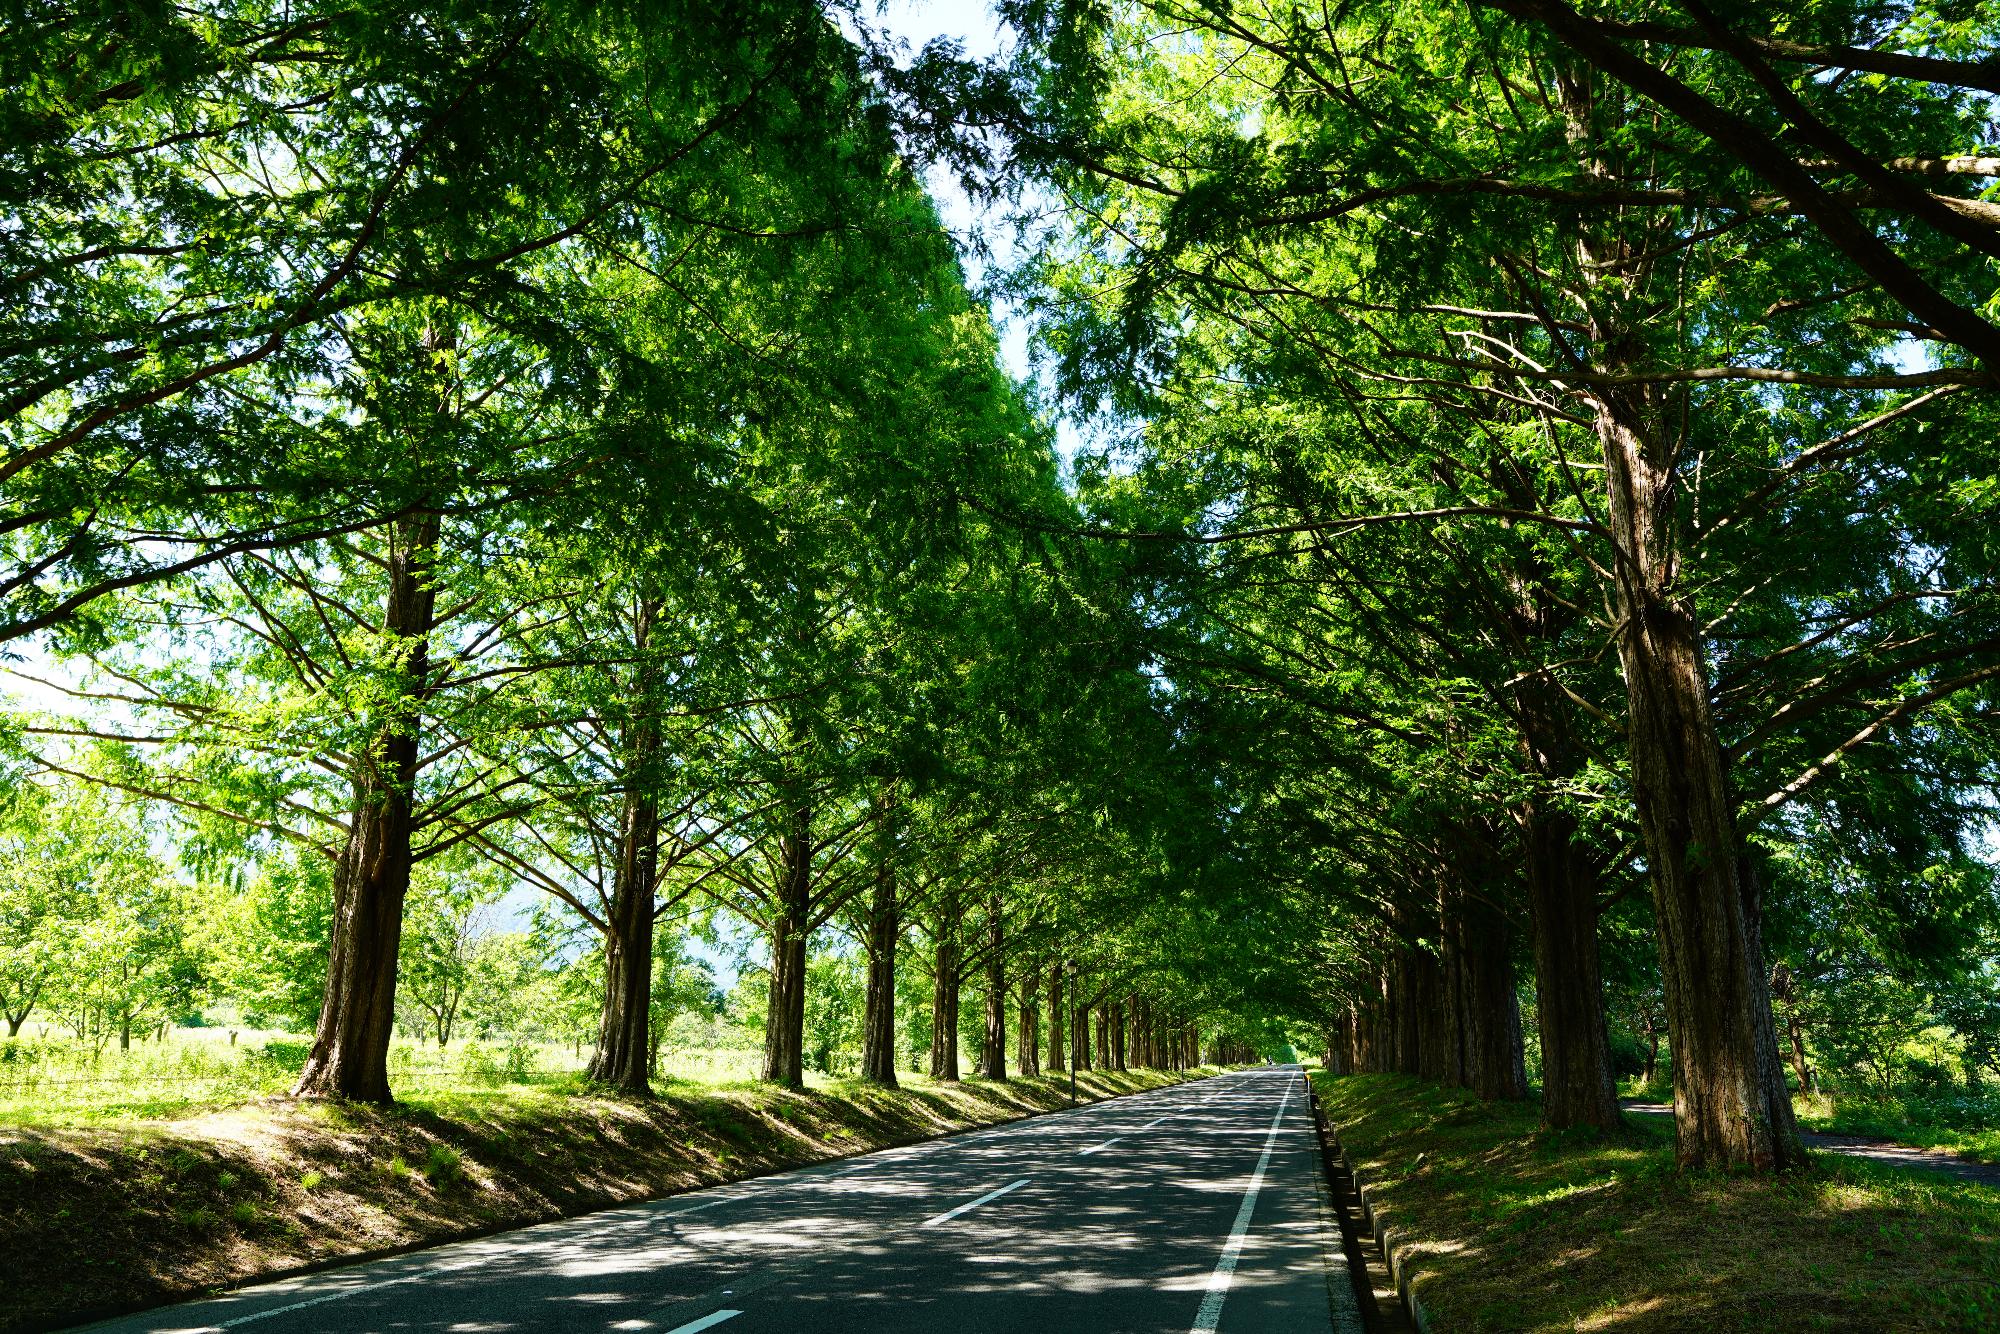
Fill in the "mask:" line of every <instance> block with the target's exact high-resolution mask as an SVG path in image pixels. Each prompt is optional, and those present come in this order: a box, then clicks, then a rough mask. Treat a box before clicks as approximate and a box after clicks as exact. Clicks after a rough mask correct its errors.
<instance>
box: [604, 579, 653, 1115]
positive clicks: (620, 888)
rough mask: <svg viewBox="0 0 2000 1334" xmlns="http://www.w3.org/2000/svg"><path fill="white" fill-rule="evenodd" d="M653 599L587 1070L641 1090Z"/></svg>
mask: <svg viewBox="0 0 2000 1334" xmlns="http://www.w3.org/2000/svg"><path fill="white" fill-rule="evenodd" d="M657 614H658V604H657V603H655V602H652V601H650V600H646V599H642V600H641V601H640V603H639V606H638V613H637V619H636V622H635V630H634V635H633V643H634V645H635V647H636V649H637V656H638V658H639V660H640V664H641V665H640V668H639V675H638V687H639V688H638V692H637V693H638V696H639V701H640V704H639V707H640V709H641V710H642V712H641V716H640V717H638V718H637V719H634V720H632V721H631V722H630V723H628V724H627V731H626V734H625V737H624V747H623V748H624V752H625V754H624V765H625V804H624V809H623V811H622V812H621V816H620V819H619V823H618V864H617V866H616V868H615V869H614V870H613V873H612V881H611V904H610V908H609V911H607V912H606V914H605V921H604V926H605V931H604V1005H603V1008H602V1010H601V1011H600V1013H599V1019H598V1027H597V1052H596V1054H595V1055H593V1056H592V1057H591V1058H590V1067H589V1072H588V1073H589V1077H590V1078H591V1079H594V1080H596V1081H597V1082H598V1083H600V1084H609V1085H611V1086H612V1087H613V1088H617V1089H621V1090H623V1091H624V1092H626V1093H631V1094H635V1095H638V1096H640V1097H644V1096H645V1095H647V1094H649V1093H651V1092H652V1083H651V1078H652V1063H653V1044H652V1037H651V1026H652V1015H653V913H654V905H655V903H656V899H657V894H658V888H659V844H660V802H659V797H658V795H657V792H656V789H655V787H654V782H655V780H656V778H657V775H656V773H655V772H654V769H655V765H656V764H657V763H658V759H659V749H660V741H659V731H658V728H657V727H656V725H655V724H654V722H653V719H652V718H651V717H650V716H649V714H648V713H646V712H645V710H647V709H648V705H649V701H650V698H651V694H652V691H651V689H650V687H651V684H652V678H653V674H652V672H651V671H650V670H649V669H648V668H647V666H646V665H645V663H646V659H647V649H648V645H649V642H650V640H651V639H652V631H653V619H654V617H655V616H656V615H657Z"/></svg>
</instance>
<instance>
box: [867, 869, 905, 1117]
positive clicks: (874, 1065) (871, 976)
mask: <svg viewBox="0 0 2000 1334" xmlns="http://www.w3.org/2000/svg"><path fill="white" fill-rule="evenodd" d="M902 936H903V915H902V910H901V907H900V905H899V904H898V903H897V899H896V868H895V864H894V862H892V861H891V860H890V859H889V858H888V857H886V856H885V857H883V858H882V860H881V861H880V862H878V863H877V864H876V867H875V889H874V895H873V897H872V898H871V899H870V900H869V903H868V994H867V998H866V1002H865V1004H864V1005H863V1009H862V1018H861V1077H862V1078H863V1079H866V1080H869V1081H870V1082H872V1083H876V1084H880V1085H882V1086H883V1087H884V1088H895V1087H896V945H897V943H898V942H899V941H900V940H901V939H902Z"/></svg>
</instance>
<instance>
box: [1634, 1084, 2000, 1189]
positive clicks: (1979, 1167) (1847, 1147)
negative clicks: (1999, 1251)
mask: <svg viewBox="0 0 2000 1334" xmlns="http://www.w3.org/2000/svg"><path fill="white" fill-rule="evenodd" d="M1620 1105H1621V1106H1622V1107H1624V1109H1625V1110H1626V1111H1628V1112H1632V1113H1635V1114H1636V1115H1639V1116H1668V1117H1670V1116H1672V1115H1673V1114H1674V1109H1673V1107H1672V1106H1671V1105H1670V1104H1668V1103H1664V1102H1624V1101H1621V1103H1620ZM1799 1138H1800V1139H1802V1140H1804V1141H1805V1142H1806V1146H1807V1147H1808V1148H1813V1149H1818V1150H1819V1151H1820V1152H1821V1153H1837V1154H1839V1155H1841V1156H1842V1157H1843V1158H1862V1159H1866V1160H1867V1161H1868V1162H1871V1163H1881V1164H1882V1165H1883V1166H1884V1167H1905V1168H1917V1169H1919V1170H1921V1171H1925V1172H1944V1173H1947V1174H1949V1175H1951V1176H1955V1177H1957V1178H1958V1179H1959V1180H1961V1181H1971V1182H1976V1183H1977V1184H1979V1185H1982V1186H1996V1187H2000V1163H1982V1162H1980V1161H1978V1160H1977V1159H1975V1158H1965V1157H1962V1156H1960V1155H1958V1154H1956V1153H1951V1152H1948V1151H1946V1150H1944V1149H1919V1148H1917V1147H1916V1146H1915V1145H1911V1144H1898V1143H1896V1142H1895V1141H1894V1140H1889V1139H1878V1138H1876V1137H1875V1136H1873V1135H1826V1134H1821V1133H1819V1132H1818V1131H1813V1130H1804V1131H1800V1132H1799Z"/></svg>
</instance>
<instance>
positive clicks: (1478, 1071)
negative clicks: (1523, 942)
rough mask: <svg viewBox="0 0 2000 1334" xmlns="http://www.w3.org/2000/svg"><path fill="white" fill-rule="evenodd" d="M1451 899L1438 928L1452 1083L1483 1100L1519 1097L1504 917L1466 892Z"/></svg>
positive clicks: (1523, 1080) (1520, 1064) (1521, 1067)
mask: <svg viewBox="0 0 2000 1334" xmlns="http://www.w3.org/2000/svg"><path fill="white" fill-rule="evenodd" d="M1455 900H1456V901H1455V902H1452V903H1451V904H1450V908H1451V911H1450V912H1449V913H1448V914H1447V915H1446V916H1445V918H1444V922H1443V926H1444V940H1445V947H1446V961H1445V972H1446V978H1445V980H1446V986H1447V988H1448V989H1449V991H1450V992H1451V996H1452V1002H1451V1010H1452V1012H1453V1014H1454V1015H1455V1018H1456V1022H1455V1024H1454V1027H1455V1029H1456V1031H1455V1033H1454V1034H1453V1038H1454V1039H1455V1045H1456V1047H1457V1052H1456V1061H1455V1064H1456V1066H1457V1070H1456V1082H1457V1083H1458V1084H1459V1085H1460V1086H1461V1087H1464V1088H1468V1089H1471V1090H1472V1092H1473V1093H1475V1094H1477V1095H1478V1096H1479V1097H1481V1098H1484V1099H1486V1100H1488V1101H1494V1100H1501V1099H1517V1098H1525V1097H1527V1096H1528V1072H1527V1066H1526V1064H1525V1052H1524V1050H1523V1044H1522V1038H1521V1004H1520V1000H1519V998H1518V997H1517V996H1516V995H1515V991H1514V960H1513V941H1512V932H1511V931H1509V929H1508V926H1507V915H1506V914H1505V913H1504V912H1502V911H1501V910H1500V908H1499V907H1498V906H1497V905H1495V904H1493V903H1492V902H1490V901H1488V900H1486V899H1484V898H1480V897H1478V896H1476V895H1474V894H1472V893H1470V892H1461V893H1459V894H1457V895H1456V896H1455Z"/></svg>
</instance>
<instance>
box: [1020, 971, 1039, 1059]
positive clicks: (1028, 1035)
mask: <svg viewBox="0 0 2000 1334" xmlns="http://www.w3.org/2000/svg"><path fill="white" fill-rule="evenodd" d="M1014 1013H1015V1015H1016V1040H1015V1044H1014V1064H1015V1065H1017V1066H1019V1067H1020V1070H1021V1073H1022V1074H1023V1075H1024V1076H1026V1077H1028V1078H1030V1079H1032V1078H1034V1077H1035V1076H1036V1075H1039V1074H1041V1073H1042V970H1041V969H1040V968H1039V967H1034V966H1029V967H1026V968H1024V969H1022V971H1021V982H1020V992H1019V995H1018V996H1017V997H1016V999H1015V1001H1014Z"/></svg>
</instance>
